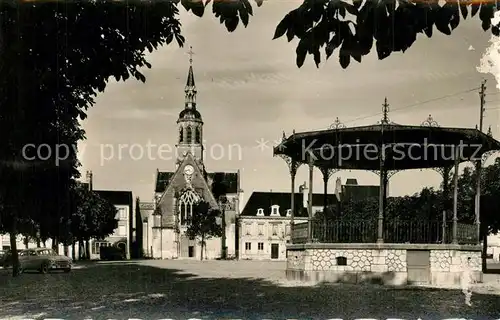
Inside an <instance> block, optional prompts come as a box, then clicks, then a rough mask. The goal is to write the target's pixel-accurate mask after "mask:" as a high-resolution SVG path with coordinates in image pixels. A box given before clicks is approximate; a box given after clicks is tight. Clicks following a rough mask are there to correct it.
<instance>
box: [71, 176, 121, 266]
mask: <svg viewBox="0 0 500 320" xmlns="http://www.w3.org/2000/svg"><path fill="white" fill-rule="evenodd" d="M73 201H74V202H73V205H74V206H73V208H75V210H74V212H73V214H71V215H70V216H69V220H67V221H66V224H67V225H69V228H68V229H69V230H70V233H69V236H68V238H67V239H65V240H66V241H65V244H66V245H70V244H71V245H73V246H74V243H75V242H76V241H78V242H79V243H80V244H83V243H86V245H85V252H84V255H83V257H82V258H86V259H88V258H90V245H89V242H90V239H99V240H100V239H103V238H105V237H107V236H109V235H110V234H112V233H113V232H114V230H115V229H116V228H117V227H118V220H116V214H117V209H116V207H115V206H114V205H113V204H112V203H110V202H109V201H107V200H106V199H103V198H102V197H100V196H99V194H98V193H96V192H94V191H91V190H89V189H88V188H87V187H86V186H83V185H81V184H77V185H76V187H75V188H74V190H73ZM79 251H80V255H81V256H82V253H83V250H82V248H80V250H79ZM73 252H74V250H73Z"/></svg>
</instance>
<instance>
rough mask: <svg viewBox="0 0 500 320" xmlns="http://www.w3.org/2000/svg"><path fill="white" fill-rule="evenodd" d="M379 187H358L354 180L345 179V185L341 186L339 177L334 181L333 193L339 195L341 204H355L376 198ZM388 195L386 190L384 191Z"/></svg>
mask: <svg viewBox="0 0 500 320" xmlns="http://www.w3.org/2000/svg"><path fill="white" fill-rule="evenodd" d="M379 191H380V186H377V185H374V186H369V185H359V184H358V181H357V180H356V179H352V178H349V179H346V182H345V184H344V185H343V184H342V180H341V179H340V177H338V178H337V181H336V190H335V193H337V194H340V198H339V199H340V200H341V201H342V202H344V203H345V202H350V201H353V202H356V201H361V200H364V199H366V198H378V197H379ZM386 192H387V193H388V190H387V191H386Z"/></svg>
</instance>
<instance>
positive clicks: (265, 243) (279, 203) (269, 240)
mask: <svg viewBox="0 0 500 320" xmlns="http://www.w3.org/2000/svg"><path fill="white" fill-rule="evenodd" d="M378 192H379V189H378V186H365V185H358V183H357V181H356V179H347V180H346V184H345V185H342V181H341V179H340V178H337V181H336V188H335V194H328V195H327V197H326V205H327V206H332V205H337V204H338V203H339V201H359V200H361V199H364V198H366V197H373V196H376V197H378ZM308 197H309V189H308V187H307V185H306V182H304V183H303V184H302V185H301V186H299V192H298V193H296V194H295V199H294V201H295V206H296V210H295V211H296V212H295V215H294V224H298V223H306V222H307V217H308V214H307V204H308ZM312 202H313V203H312V210H313V215H314V214H316V213H317V212H319V211H323V209H324V205H325V196H324V194H323V193H313V197H312ZM290 203H291V193H287V192H253V193H252V195H251V196H250V198H249V199H248V202H247V203H246V204H245V206H244V208H243V210H242V213H241V215H240V217H239V219H238V221H239V223H240V228H241V232H240V235H239V236H240V248H241V250H240V256H239V258H240V259H255V260H264V259H272V260H286V244H287V243H288V242H289V240H290V222H291V221H290V220H291V209H290Z"/></svg>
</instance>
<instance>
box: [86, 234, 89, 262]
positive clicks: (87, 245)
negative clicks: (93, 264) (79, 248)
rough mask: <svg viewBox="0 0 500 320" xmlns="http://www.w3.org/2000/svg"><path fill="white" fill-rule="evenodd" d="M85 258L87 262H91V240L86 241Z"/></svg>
mask: <svg viewBox="0 0 500 320" xmlns="http://www.w3.org/2000/svg"><path fill="white" fill-rule="evenodd" d="M85 256H86V258H87V260H90V240H89V239H87V240H85Z"/></svg>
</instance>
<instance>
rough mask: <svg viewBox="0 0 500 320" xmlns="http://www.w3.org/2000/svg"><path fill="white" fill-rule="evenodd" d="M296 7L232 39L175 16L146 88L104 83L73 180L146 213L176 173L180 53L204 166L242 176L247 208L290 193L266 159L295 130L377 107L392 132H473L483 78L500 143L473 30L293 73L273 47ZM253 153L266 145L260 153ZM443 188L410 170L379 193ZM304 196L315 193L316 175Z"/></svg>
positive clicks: (303, 175) (482, 45)
mask: <svg viewBox="0 0 500 320" xmlns="http://www.w3.org/2000/svg"><path fill="white" fill-rule="evenodd" d="M299 4H300V3H299V2H297V1H282V0H281V1H280V0H273V1H272V2H270V1H267V2H265V3H264V5H263V6H262V7H260V8H257V7H256V6H255V8H254V16H253V17H251V19H250V24H249V25H248V27H247V28H243V26H241V25H240V26H239V27H238V29H237V30H236V31H235V32H233V33H228V32H227V30H226V29H225V27H224V26H223V25H220V24H219V21H218V20H217V19H216V18H215V17H213V15H211V12H210V11H209V12H207V14H206V15H205V16H204V17H203V18H197V17H194V16H193V15H191V14H190V13H186V12H185V10H184V9H183V8H181V9H180V10H181V22H182V25H183V28H182V32H183V35H184V36H185V37H186V45H185V47H184V48H179V47H178V46H177V44H175V43H174V44H171V45H169V46H164V47H162V48H160V49H158V50H157V51H155V52H153V53H151V54H148V57H147V59H148V61H149V62H150V63H151V64H152V68H151V69H146V70H144V71H143V73H144V75H145V76H146V79H147V80H146V82H145V83H142V82H139V81H136V80H135V79H129V80H127V81H126V82H119V83H117V82H116V81H114V79H111V80H110V82H109V84H108V86H107V87H106V90H105V92H104V93H102V94H100V95H99V96H98V97H97V99H96V105H95V106H94V107H92V108H91V109H90V111H89V112H88V119H87V120H85V121H84V122H83V128H84V129H85V130H86V132H87V134H86V135H87V139H86V140H85V141H83V142H82V143H81V144H80V145H79V149H80V159H81V162H82V167H81V171H82V173H84V172H85V171H86V170H92V172H93V179H94V188H95V189H99V190H130V191H132V192H133V194H134V196H135V197H140V198H141V200H143V201H151V200H152V198H153V192H154V182H155V175H156V170H157V169H159V170H160V171H162V170H164V171H173V170H174V168H175V165H174V156H175V155H174V154H173V152H170V151H169V149H170V150H173V149H174V147H175V143H176V139H177V135H178V134H177V132H178V130H177V126H176V121H177V117H178V114H179V112H180V111H181V110H182V109H183V108H184V85H185V83H186V77H187V72H188V68H189V56H188V54H187V51H188V50H189V46H192V47H193V51H194V52H195V54H194V56H193V67H194V74H195V80H196V86H197V90H198V95H197V109H198V110H199V111H200V112H201V114H202V117H203V121H204V133H203V134H204V136H203V138H204V140H205V143H206V149H207V154H206V157H205V166H206V168H207V171H209V172H210V171H236V170H238V169H239V170H240V171H241V187H242V189H243V190H244V193H245V196H244V198H246V199H248V197H249V196H250V194H251V193H252V192H253V191H270V190H273V191H286V192H289V191H290V187H289V186H290V175H289V172H288V168H287V165H286V163H285V162H284V161H283V160H282V159H280V158H277V157H275V158H273V154H272V146H273V145H276V144H277V142H275V141H278V140H279V139H280V138H281V136H282V134H283V131H284V132H285V133H286V134H287V135H290V134H291V133H292V131H293V130H295V131H296V132H300V131H310V130H317V129H326V128H327V127H328V126H329V125H330V124H331V123H332V122H334V121H335V119H336V117H338V118H339V120H340V121H341V122H343V123H344V124H345V125H346V126H358V125H368V124H375V123H376V122H377V121H379V120H380V118H381V110H382V103H383V102H384V97H387V99H388V102H389V104H390V113H389V118H390V120H391V121H394V122H396V123H399V124H409V125H419V124H421V123H422V122H423V121H424V120H426V118H427V117H428V116H429V114H431V115H432V117H433V119H434V120H436V121H437V122H438V123H439V124H440V125H441V126H450V127H471V128H472V127H475V125H476V123H478V120H479V95H478V93H477V91H470V90H471V89H474V88H478V87H479V86H480V83H481V80H482V79H483V78H484V79H486V80H487V96H486V101H487V105H486V107H487V110H486V113H485V120H484V123H485V130H486V129H487V128H488V126H489V125H491V126H492V132H493V135H494V136H495V137H497V138H498V136H499V135H500V127H499V126H498V124H499V123H500V121H499V120H500V118H499V117H500V112H499V111H500V110H498V109H495V108H499V107H500V95H499V94H498V93H500V91H499V89H497V88H496V82H495V79H494V77H493V76H492V75H491V74H485V73H479V72H478V71H477V67H478V66H479V65H480V62H481V57H482V55H483V54H484V53H485V52H486V49H487V47H488V46H489V45H490V44H489V39H490V36H491V33H490V32H489V31H488V32H483V31H482V29H481V22H480V20H479V19H478V18H474V19H472V20H466V21H465V22H463V21H462V23H461V25H460V26H459V27H458V28H457V30H455V31H454V33H453V35H452V36H445V35H442V34H438V33H437V32H435V35H434V36H433V38H432V39H428V38H427V37H425V36H424V35H419V39H418V41H417V42H416V43H415V44H414V45H413V46H412V47H411V48H410V49H409V50H408V51H407V52H406V53H404V54H402V53H393V54H392V55H391V56H390V57H389V58H387V59H385V60H382V61H380V60H378V58H377V56H376V52H375V50H374V52H372V53H371V54H370V55H368V56H367V57H365V58H364V60H363V61H362V63H361V64H359V63H357V62H352V63H351V65H350V66H349V67H348V68H347V69H346V70H343V69H342V68H341V67H340V65H339V64H338V58H337V57H336V56H335V55H333V56H332V57H331V58H330V59H329V60H328V61H327V62H323V63H322V64H321V65H320V67H319V68H316V66H315V65H314V63H313V61H312V58H307V60H306V63H305V65H304V66H303V67H302V68H300V69H298V68H297V66H296V65H295V48H296V44H295V43H293V42H292V43H288V42H287V41H286V39H278V40H271V39H272V36H273V34H274V29H275V27H276V25H277V24H278V22H279V21H280V20H281V18H282V17H283V16H284V15H285V14H286V13H288V12H289V11H290V10H292V9H294V8H296V7H297V6H298V5H299ZM486 65H487V67H488V64H486ZM489 66H490V67H491V64H489ZM497 68H498V66H497ZM464 91H469V92H467V93H462V92H464ZM443 97H448V98H443ZM436 98H441V99H436ZM429 100H432V101H431V102H427V103H426V101H429ZM258 141H264V142H266V143H264V144H261V148H258V145H259V143H258ZM148 143H149V145H148ZM120 148H121V153H120ZM148 148H149V150H150V151H149V152H148ZM141 149H142V150H143V153H144V154H143V155H142V156H141V154H140V153H141V152H140V151H141ZM159 150H162V151H163V153H162V152H159ZM148 153H149V154H148ZM83 176H85V175H84V174H83ZM337 177H341V179H342V181H343V182H345V179H347V178H357V179H358V183H360V184H368V185H375V184H378V181H379V179H378V176H377V175H375V174H374V173H372V172H363V171H341V172H338V173H336V174H335V175H334V176H333V177H332V178H331V179H330V183H329V189H330V190H331V191H332V192H333V189H334V186H335V180H336V178H337ZM306 180H308V170H307V168H306V167H305V166H302V167H301V168H300V169H299V171H298V174H297V186H298V185H299V184H300V183H302V182H303V181H306ZM440 182H441V177H440V175H439V174H438V173H436V172H435V171H432V170H410V171H405V172H399V173H397V174H395V175H394V176H393V177H392V178H391V179H390V182H389V187H388V189H389V194H390V195H393V196H399V195H405V194H413V193H415V192H418V191H419V190H420V189H421V188H422V187H426V186H427V187H437V186H439V183H440ZM313 190H314V191H315V192H322V190H323V187H322V177H321V173H320V172H319V170H317V171H315V183H314V185H313Z"/></svg>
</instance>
